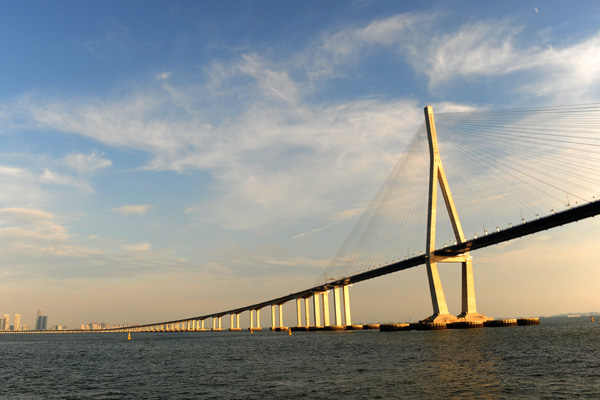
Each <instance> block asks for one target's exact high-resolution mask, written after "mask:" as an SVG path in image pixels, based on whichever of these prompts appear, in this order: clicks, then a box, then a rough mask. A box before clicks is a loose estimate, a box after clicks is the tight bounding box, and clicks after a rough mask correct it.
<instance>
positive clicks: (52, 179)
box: [39, 168, 93, 192]
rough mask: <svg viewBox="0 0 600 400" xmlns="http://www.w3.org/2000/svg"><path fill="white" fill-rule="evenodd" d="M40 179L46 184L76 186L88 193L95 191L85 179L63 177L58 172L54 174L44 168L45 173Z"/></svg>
mask: <svg viewBox="0 0 600 400" xmlns="http://www.w3.org/2000/svg"><path fill="white" fill-rule="evenodd" d="M39 179H40V182H41V183H44V184H54V185H65V186H75V187H78V188H80V189H82V190H85V191H88V192H91V191H92V190H93V189H92V187H91V186H90V185H89V183H87V182H86V181H85V180H83V179H79V178H74V177H72V176H67V175H62V174H59V173H57V172H53V171H51V170H50V169H48V168H44V172H43V173H42V175H40V178H39Z"/></svg>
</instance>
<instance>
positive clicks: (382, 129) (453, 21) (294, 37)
mask: <svg viewBox="0 0 600 400" xmlns="http://www.w3.org/2000/svg"><path fill="white" fill-rule="evenodd" d="M599 17H600V3H597V2H594V1H578V2H571V3H568V5H567V4H566V3H565V2H560V1H546V2H543V3H542V4H539V3H538V2H530V1H504V2H483V3H482V2H475V1H460V2H459V1H434V2H427V3H424V2H418V1H402V2H390V1H358V0H357V1H350V2H348V1H337V0H335V1H327V2H318V1H305V2H276V1H265V2H256V3H253V2H248V3H245V2H242V3H240V2H230V1H224V2H217V3H213V2H184V1H170V2H161V1H155V0H150V1H143V2H142V1H138V0H134V1H131V2H127V3H117V2H110V1H109V2H105V1H103V2H100V1H86V2H66V1H60V0H59V1H55V2H32V3H30V2H4V3H2V4H0V33H1V35H0V42H1V43H2V46H1V47H0V48H2V51H3V54H2V60H3V62H2V64H1V65H0V73H1V74H2V79H0V127H1V128H0V135H1V137H2V148H1V149H0V184H1V185H2V188H3V190H2V192H1V193H0V235H1V236H2V241H1V242H0V243H1V244H0V274H1V276H2V279H1V280H0V304H1V305H2V312H7V313H8V314H6V315H14V314H18V313H22V312H25V313H23V314H22V322H21V323H23V322H30V326H37V324H38V322H40V323H41V324H43V318H42V320H41V321H38V316H36V317H35V320H33V319H32V316H31V314H28V312H32V311H33V310H36V309H38V307H39V305H43V308H44V313H45V315H46V316H50V317H51V318H50V323H53V324H56V325H58V324H61V325H62V324H64V325H68V326H71V327H79V326H81V324H82V323H84V324H85V322H84V321H110V323H111V324H129V323H131V324H144V323H152V322H159V321H166V320H172V319H179V318H187V317H193V316H198V315H203V314H209V313H212V312H217V311H219V310H226V309H233V308H235V307H240V306H243V305H246V304H251V303H257V302H259V301H263V300H267V299H271V298H274V297H277V296H280V295H285V294H288V293H291V292H295V291H297V290H300V289H303V288H306V287H309V286H312V285H314V283H315V281H316V280H317V279H320V276H322V274H323V271H324V269H325V268H326V267H327V265H328V263H329V261H330V260H331V259H332V258H333V256H334V255H335V254H336V251H337V250H338V249H339V247H340V246H341V244H342V243H343V241H344V239H345V238H346V236H347V235H348V234H349V233H350V232H351V230H352V227H353V226H354V224H355V223H356V221H357V220H358V218H359V217H360V215H361V213H362V211H363V210H364V209H365V207H366V206H367V205H368V204H369V202H370V200H371V199H372V198H373V197H374V196H375V194H376V193H377V191H378V189H379V187H380V185H381V184H382V182H383V181H384V180H385V178H386V177H387V175H388V174H389V172H390V171H391V169H392V168H393V166H394V165H395V163H396V162H397V160H398V159H399V157H400V155H401V154H402V153H403V152H404V151H405V148H406V146H407V144H408V141H409V140H410V138H411V137H412V135H413V134H414V133H415V132H416V131H417V129H418V127H419V126H420V125H421V124H422V123H423V107H424V106H425V105H428V104H430V105H432V106H433V108H434V110H435V111H436V112H441V111H448V110H482V109H506V108H522V107H542V106H551V105H564V104H584V103H598V102H600V56H599V54H600V27H599V26H598V20H599ZM459 211H460V210H459ZM599 231H600V222H599V221H598V218H596V219H590V220H586V221H582V222H579V223H577V224H572V225H568V226H564V227H561V228H557V229H555V230H552V231H548V232H543V233H539V234H536V235H534V236H531V237H527V238H522V239H519V240H516V241H513V242H511V243H507V244H505V245H500V246H496V247H494V248H490V249H485V250H482V251H478V252H474V254H473V256H474V271H475V272H474V273H475V291H476V294H477V304H478V309H479V311H480V312H482V313H485V314H486V315H489V316H494V317H503V316H507V317H516V316H536V315H553V314H560V313H566V312H587V311H593V310H598V309H599V308H600V307H599V305H598V301H599V299H598V295H597V290H596V289H595V287H594V285H593V284H591V282H596V281H598V279H599V278H600V272H599V271H598V269H597V268H596V267H595V266H593V265H591V263H590V262H589V260H590V259H593V258H592V257H593V250H594V248H595V246H596V240H595V237H596V235H597V234H598V232H599ZM423 241H425V233H423ZM440 273H441V275H442V280H443V282H444V290H445V293H446V298H447V300H448V305H449V307H450V309H451V312H452V313H454V314H458V313H459V311H460V271H459V267H458V268H457V267H455V266H453V265H448V266H445V267H444V268H443V269H442V270H441V271H440ZM351 299H352V314H353V319H354V321H356V322H386V321H387V322H389V321H404V320H409V319H412V320H417V319H420V318H424V317H426V316H428V315H429V314H430V313H431V300H430V298H429V292H428V283H427V276H426V272H425V269H424V268H415V269H413V270H408V271H404V272H400V273H396V274H392V275H389V276H386V277H383V278H379V279H375V280H372V281H367V282H364V283H360V284H357V285H355V286H353V287H352V288H351ZM285 307H286V310H287V307H291V308H293V307H294V306H293V305H286V306H285ZM291 308H290V310H291ZM28 315H29V316H28ZM40 315H41V311H40ZM262 318H264V321H267V319H268V315H263V316H262ZM285 318H286V324H288V325H289V324H291V323H293V318H294V317H293V312H291V311H290V312H286V313H285ZM3 321H4V319H3ZM3 323H4V322H3ZM46 323H48V319H47V320H46ZM88 323H89V322H88ZM52 326H55V325H52Z"/></svg>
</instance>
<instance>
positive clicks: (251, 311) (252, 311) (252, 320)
mask: <svg viewBox="0 0 600 400" xmlns="http://www.w3.org/2000/svg"><path fill="white" fill-rule="evenodd" d="M249 329H250V330H252V329H254V310H250V328H249Z"/></svg>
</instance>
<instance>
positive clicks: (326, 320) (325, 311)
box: [322, 291, 329, 326]
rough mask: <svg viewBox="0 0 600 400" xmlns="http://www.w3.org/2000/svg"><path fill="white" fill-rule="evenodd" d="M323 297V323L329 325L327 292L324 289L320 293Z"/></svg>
mask: <svg viewBox="0 0 600 400" xmlns="http://www.w3.org/2000/svg"><path fill="white" fill-rule="evenodd" d="M322 296H323V298H322V300H323V325H324V326H329V292H328V291H325V292H323V294H322Z"/></svg>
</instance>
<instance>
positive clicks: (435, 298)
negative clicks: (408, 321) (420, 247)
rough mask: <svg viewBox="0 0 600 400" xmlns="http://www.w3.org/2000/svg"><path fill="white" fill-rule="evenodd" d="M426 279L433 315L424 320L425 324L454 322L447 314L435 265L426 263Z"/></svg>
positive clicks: (446, 306) (450, 315) (442, 290)
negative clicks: (427, 280)
mask: <svg viewBox="0 0 600 400" xmlns="http://www.w3.org/2000/svg"><path fill="white" fill-rule="evenodd" d="M426 265H427V278H428V279H429V291H430V292H431V302H432V305H433V314H432V315H431V316H429V317H427V318H425V322H433V323H449V322H454V321H456V317H455V316H454V315H452V314H450V313H449V312H448V305H447V304H446V297H445V296H444V289H443V288H442V281H441V280H440V274H439V273H438V269H437V263H432V262H429V261H427V264H426Z"/></svg>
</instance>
